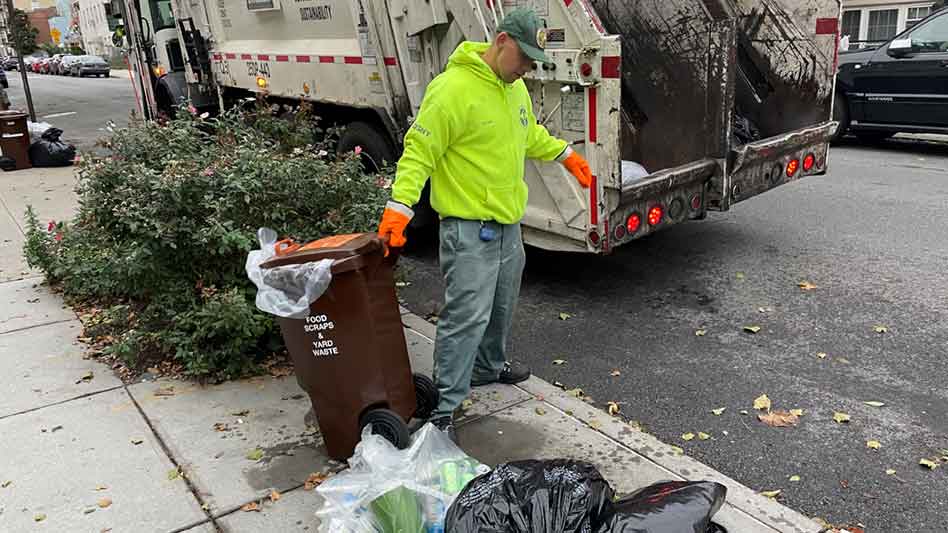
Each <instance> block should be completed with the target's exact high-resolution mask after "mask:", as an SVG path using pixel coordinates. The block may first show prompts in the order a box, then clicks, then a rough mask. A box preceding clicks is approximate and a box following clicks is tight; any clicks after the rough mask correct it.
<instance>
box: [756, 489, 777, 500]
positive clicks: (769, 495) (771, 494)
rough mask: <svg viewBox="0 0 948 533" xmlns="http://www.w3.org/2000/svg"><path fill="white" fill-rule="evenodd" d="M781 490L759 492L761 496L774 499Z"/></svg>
mask: <svg viewBox="0 0 948 533" xmlns="http://www.w3.org/2000/svg"><path fill="white" fill-rule="evenodd" d="M781 492H782V491H780V490H765V491H762V492H761V493H760V495H761V496H765V497H767V498H770V499H774V498H776V497H777V496H779V495H780V493H781Z"/></svg>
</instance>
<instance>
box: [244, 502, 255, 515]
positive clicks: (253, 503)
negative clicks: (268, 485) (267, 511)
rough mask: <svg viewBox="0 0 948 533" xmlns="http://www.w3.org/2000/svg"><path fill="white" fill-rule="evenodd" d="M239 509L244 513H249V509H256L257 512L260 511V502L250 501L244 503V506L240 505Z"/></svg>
mask: <svg viewBox="0 0 948 533" xmlns="http://www.w3.org/2000/svg"><path fill="white" fill-rule="evenodd" d="M240 510H241V511H243V512H245V513H249V512H251V511H256V512H258V513H259V512H260V504H258V503H257V502H250V503H247V504H244V506H243V507H241V508H240Z"/></svg>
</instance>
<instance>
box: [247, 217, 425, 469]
mask: <svg viewBox="0 0 948 533" xmlns="http://www.w3.org/2000/svg"><path fill="white" fill-rule="evenodd" d="M277 251H278V252H277V256H275V257H273V258H271V259H270V260H269V261H267V262H265V263H263V264H262V265H261V268H263V269H268V268H273V267H277V266H283V265H291V264H301V263H308V262H312V261H320V260H323V259H333V260H334V263H333V266H332V282H331V283H330V284H329V288H328V289H326V292H324V293H323V295H322V296H320V297H319V299H317V300H316V301H315V302H313V303H312V304H311V305H310V308H309V313H310V314H309V316H308V317H306V318H305V319H292V318H279V319H278V320H279V324H280V329H281V331H282V333H283V339H284V341H285V342H286V346H287V349H288V351H289V353H290V357H291V358H292V359H293V364H294V366H295V367H296V376H297V380H298V381H299V383H300V387H302V388H303V390H305V391H306V392H307V393H308V394H309V397H310V400H311V402H312V404H313V410H314V411H315V413H316V419H317V421H318V423H319V429H320V431H321V432H322V435H323V440H324V442H325V443H326V448H327V450H328V452H329V455H330V456H331V457H332V458H334V459H337V460H340V461H345V460H346V459H348V458H349V457H351V456H352V452H353V451H354V449H355V446H356V444H358V442H359V440H360V437H361V432H362V429H363V428H364V427H365V426H366V425H368V424H372V431H373V433H375V434H378V435H382V436H384V437H385V438H387V439H388V440H389V441H390V442H392V444H394V445H395V446H397V447H399V448H404V447H406V446H407V445H408V444H409V440H410V435H409V432H408V425H407V422H408V421H409V420H410V419H411V418H412V417H413V416H414V417H416V418H419V419H425V418H427V417H428V416H430V414H431V412H432V411H433V410H434V409H435V407H437V404H438V390H437V388H436V387H435V385H434V383H433V382H432V380H431V378H429V377H428V376H424V375H421V374H415V375H412V372H411V366H410V362H409V358H408V348H407V346H406V345H405V334H404V330H403V329H402V320H401V314H400V313H399V310H398V300H397V299H396V296H395V280H394V273H393V267H394V263H395V254H389V256H388V257H386V255H385V246H384V244H383V243H382V241H381V240H380V239H379V238H378V236H377V235H375V234H374V233H360V234H353V235H336V236H333V237H327V238H325V239H321V240H318V241H314V242H311V243H308V244H306V245H302V246H300V245H297V244H292V243H290V242H288V241H281V242H279V243H277Z"/></svg>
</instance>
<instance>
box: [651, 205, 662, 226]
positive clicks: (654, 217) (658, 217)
mask: <svg viewBox="0 0 948 533" xmlns="http://www.w3.org/2000/svg"><path fill="white" fill-rule="evenodd" d="M664 215H665V209H664V208H662V206H661V205H659V204H655V205H653V206H652V207H650V208H649V209H648V224H649V226H657V225H658V224H659V222H661V221H662V216H664Z"/></svg>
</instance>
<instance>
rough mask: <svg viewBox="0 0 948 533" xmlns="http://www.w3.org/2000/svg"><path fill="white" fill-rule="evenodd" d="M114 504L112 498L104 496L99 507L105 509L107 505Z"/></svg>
mask: <svg viewBox="0 0 948 533" xmlns="http://www.w3.org/2000/svg"><path fill="white" fill-rule="evenodd" d="M110 505H112V500H111V499H109V498H102V499H101V500H99V507H100V508H102V509H105V508H106V507H108V506H110Z"/></svg>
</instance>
